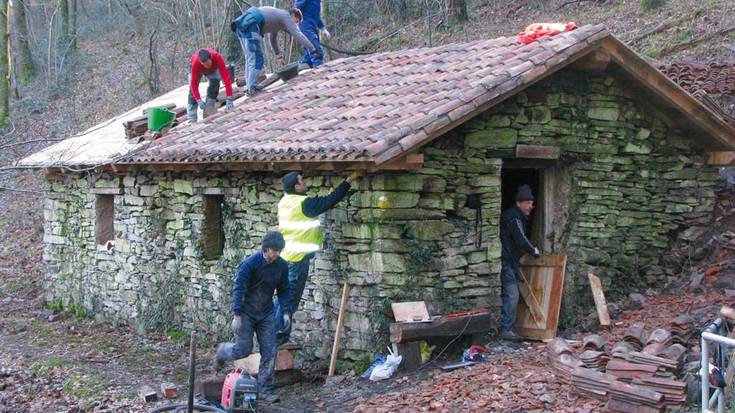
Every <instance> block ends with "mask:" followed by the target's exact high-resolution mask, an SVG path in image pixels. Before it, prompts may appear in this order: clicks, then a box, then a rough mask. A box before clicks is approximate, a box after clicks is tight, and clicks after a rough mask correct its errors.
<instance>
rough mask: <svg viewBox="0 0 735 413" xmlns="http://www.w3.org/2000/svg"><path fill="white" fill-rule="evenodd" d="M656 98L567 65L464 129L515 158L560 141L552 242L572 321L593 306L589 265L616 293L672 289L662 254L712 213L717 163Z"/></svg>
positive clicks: (474, 144)
mask: <svg viewBox="0 0 735 413" xmlns="http://www.w3.org/2000/svg"><path fill="white" fill-rule="evenodd" d="M652 104H655V102H642V101H641V99H639V98H638V97H637V96H636V95H635V94H634V92H632V91H631V90H630V89H629V88H626V85H625V82H624V81H623V80H620V79H616V78H614V77H604V76H588V75H584V74H581V73H576V72H573V71H564V72H562V73H559V74H556V75H554V76H552V77H551V78H549V79H547V80H546V81H544V82H543V83H541V84H539V85H536V86H534V87H531V88H529V89H527V90H526V91H524V92H522V93H520V94H519V95H517V96H516V97H515V98H513V99H510V100H508V101H506V102H504V103H503V104H501V105H499V106H496V107H495V108H493V109H491V110H490V111H488V112H486V113H485V114H483V115H482V116H479V117H477V118H475V119H473V120H472V121H470V122H468V123H467V124H466V125H464V126H463V127H462V128H461V131H460V134H462V135H464V136H465V146H466V147H467V148H475V149H476V150H477V151H479V152H482V151H485V154H486V155H488V156H493V157H503V158H508V157H512V154H513V152H514V148H515V145H516V144H528V145H549V146H555V147H559V148H561V159H560V161H559V162H557V163H556V164H554V165H551V166H549V167H548V169H547V171H548V172H550V174H551V175H552V176H553V179H554V185H552V188H553V189H554V190H555V191H554V193H551V194H547V195H548V196H550V197H553V199H554V201H555V202H554V204H556V208H555V211H554V220H555V222H554V225H553V229H554V232H553V233H550V234H547V237H548V238H549V239H547V241H548V242H549V244H551V245H553V249H552V251H554V252H558V253H565V254H568V263H567V271H566V274H567V276H566V286H565V292H564V303H563V315H564V318H565V319H566V320H568V321H571V320H573V319H575V318H576V317H577V316H579V315H584V314H586V313H587V312H589V310H590V306H591V305H592V304H591V295H590V292H589V285H588V282H587V277H586V273H587V272H588V271H593V272H595V273H596V274H597V275H599V276H601V277H602V278H603V281H604V282H605V286H606V287H607V293H608V294H609V295H610V296H612V297H613V298H614V297H619V296H620V295H621V294H625V293H626V292H628V291H630V290H631V289H634V288H640V287H643V286H646V285H649V286H658V287H661V286H664V285H665V284H666V283H667V282H669V281H671V280H672V278H674V277H676V276H677V275H678V273H677V272H676V270H677V268H662V267H661V266H659V256H662V255H665V253H666V248H667V247H669V246H670V245H672V243H682V242H684V243H686V242H690V241H691V240H693V239H695V238H696V237H697V236H698V235H700V234H701V233H702V232H704V231H705V228H706V226H707V225H708V224H709V223H710V221H711V219H712V211H713V208H714V183H715V181H716V179H717V176H718V174H717V171H716V169H715V168H712V167H709V166H707V165H706V159H707V156H706V154H705V153H704V151H703V150H702V149H701V148H700V149H698V148H696V147H695V146H694V144H695V142H697V140H698V138H697V137H696V136H683V135H682V134H681V133H679V132H677V131H673V130H670V129H669V128H667V127H666V125H665V124H664V123H663V122H662V121H661V119H660V118H659V117H657V116H656V115H655V114H654V113H653V112H652V111H651V110H650V109H648V108H650V107H651V106H652ZM547 252H549V251H547Z"/></svg>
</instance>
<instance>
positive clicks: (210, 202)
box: [201, 195, 225, 260]
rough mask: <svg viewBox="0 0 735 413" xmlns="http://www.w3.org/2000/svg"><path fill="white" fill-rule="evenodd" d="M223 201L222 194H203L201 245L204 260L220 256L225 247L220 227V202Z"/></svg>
mask: <svg viewBox="0 0 735 413" xmlns="http://www.w3.org/2000/svg"><path fill="white" fill-rule="evenodd" d="M224 201H225V199H224V196H222V195H204V222H203V224H202V235H201V247H202V253H203V255H204V259H206V260H213V259H216V258H219V257H220V256H222V251H223V250H224V247H225V232H224V229H223V228H222V204H223V203H224Z"/></svg>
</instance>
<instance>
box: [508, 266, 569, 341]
mask: <svg viewBox="0 0 735 413" xmlns="http://www.w3.org/2000/svg"><path fill="white" fill-rule="evenodd" d="M566 264H567V256H566V255H542V256H541V257H539V258H537V259H534V258H532V257H529V256H525V257H524V259H523V260H521V267H520V271H521V273H522V277H523V278H525V280H526V283H527V284H523V283H520V282H519V285H518V288H519V289H520V290H521V299H520V300H519V303H518V318H517V320H516V332H517V333H518V334H520V335H522V336H523V337H526V338H530V339H533V340H550V339H552V338H554V337H555V336H556V327H557V325H558V324H559V310H560V309H561V299H562V292H563V290H564V273H565V271H566ZM534 300H535V301H536V302H537V303H538V307H537V312H533V313H532V311H531V310H530V307H531V305H533V306H535V304H534V303H533V301H534ZM529 303H531V305H529ZM539 309H540V312H541V313H542V314H540V315H539V314H538V310H539Z"/></svg>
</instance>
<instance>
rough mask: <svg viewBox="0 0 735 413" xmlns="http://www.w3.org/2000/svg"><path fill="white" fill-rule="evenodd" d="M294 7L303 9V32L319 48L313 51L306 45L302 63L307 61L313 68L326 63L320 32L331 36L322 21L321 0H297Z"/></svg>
mask: <svg viewBox="0 0 735 413" xmlns="http://www.w3.org/2000/svg"><path fill="white" fill-rule="evenodd" d="M294 7H295V8H297V9H299V10H301V14H302V15H303V16H304V18H303V19H302V20H301V24H300V25H299V28H300V29H301V32H302V33H303V34H304V36H306V38H307V39H309V41H310V42H311V44H312V45H313V46H314V48H316V50H317V53H312V51H311V50H309V49H307V48H306V47H304V57H303V58H302V59H301V63H305V64H307V65H309V67H311V68H314V67H317V66H319V65H321V64H322V63H324V61H323V56H324V51H323V50H322V45H321V43H320V42H319V34H320V33H321V34H323V35H324V36H325V37H327V38H328V37H329V36H330V34H329V32H328V31H327V29H326V28H325V27H324V22H323V21H322V17H321V7H322V5H321V0H296V4H295V5H294Z"/></svg>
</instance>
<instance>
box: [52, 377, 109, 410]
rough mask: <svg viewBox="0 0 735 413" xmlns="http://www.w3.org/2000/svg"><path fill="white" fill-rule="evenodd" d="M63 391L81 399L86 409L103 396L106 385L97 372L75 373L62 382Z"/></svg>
mask: <svg viewBox="0 0 735 413" xmlns="http://www.w3.org/2000/svg"><path fill="white" fill-rule="evenodd" d="M62 388H63V390H64V392H65V393H67V394H68V395H70V396H74V397H76V398H77V399H79V400H81V401H82V403H83V404H84V406H85V409H88V408H89V407H90V406H92V405H94V404H95V403H97V402H98V401H100V400H102V398H103V397H104V396H103V394H104V391H105V390H106V389H107V385H106V382H105V380H104V379H103V378H102V376H99V375H97V374H90V375H77V374H72V375H71V376H70V377H69V379H67V380H66V382H64V386H63V387H62Z"/></svg>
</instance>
